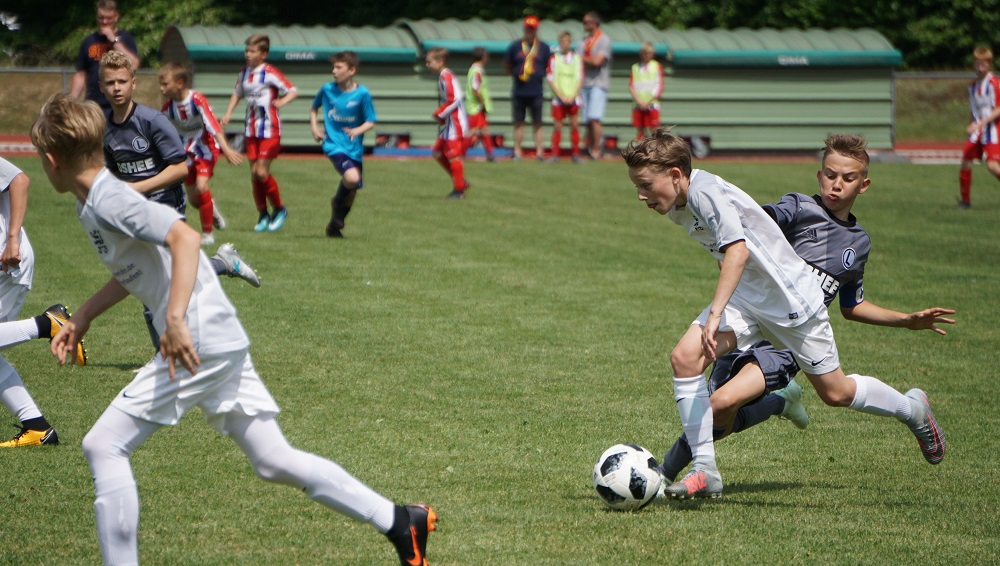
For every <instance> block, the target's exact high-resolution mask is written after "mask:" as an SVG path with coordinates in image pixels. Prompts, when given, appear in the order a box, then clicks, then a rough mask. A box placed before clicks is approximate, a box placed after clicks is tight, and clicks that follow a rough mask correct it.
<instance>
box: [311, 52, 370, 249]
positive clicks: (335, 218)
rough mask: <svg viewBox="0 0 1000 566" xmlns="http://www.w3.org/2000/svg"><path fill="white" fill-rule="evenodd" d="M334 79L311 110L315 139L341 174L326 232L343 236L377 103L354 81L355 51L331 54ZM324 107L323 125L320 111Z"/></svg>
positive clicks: (318, 95) (359, 184)
mask: <svg viewBox="0 0 1000 566" xmlns="http://www.w3.org/2000/svg"><path fill="white" fill-rule="evenodd" d="M330 62H331V63H332V64H333V70H332V72H333V82H329V83H326V84H324V85H323V86H322V87H320V89H319V92H317V93H316V97H315V98H314V99H313V102H312V108H310V109H309V126H310V127H311V128H312V134H313V138H315V139H316V141H319V142H323V153H325V154H326V156H327V157H328V158H329V159H330V162H331V163H333V168H334V169H336V170H337V173H339V174H340V177H341V178H340V184H339V185H338V186H337V193H336V194H335V195H334V197H333V199H331V201H330V206H331V208H332V213H331V216H330V222H329V223H328V224H327V225H326V235H327V236H329V237H331V238H343V237H344V235H343V234H342V233H341V230H343V229H344V223H345V221H346V220H347V215H348V213H350V212H351V206H352V205H353V204H354V197H355V196H356V195H357V194H358V189H360V188H361V187H362V182H361V159H362V158H363V157H364V154H365V146H364V139H365V132H367V131H368V130H371V129H372V128H374V127H375V120H376V119H377V118H376V116H375V106H374V105H373V104H372V95H371V93H370V92H368V89H367V88H366V87H365V86H363V85H359V84H358V83H356V82H354V75H355V74H356V73H357V72H358V64H359V63H360V59H359V58H358V54H357V53H355V52H353V51H341V52H340V53H335V54H334V55H333V56H332V57H330ZM321 108H322V109H323V127H322V128H320V127H319V120H318V118H319V116H318V115H319V110H320V109H321Z"/></svg>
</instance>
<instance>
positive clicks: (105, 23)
mask: <svg viewBox="0 0 1000 566" xmlns="http://www.w3.org/2000/svg"><path fill="white" fill-rule="evenodd" d="M119 17H120V15H119V14H118V6H117V4H115V0H100V1H99V2H98V3H97V26H98V30H97V31H95V32H94V33H92V34H90V35H88V36H87V37H85V38H83V42H82V43H81V44H80V51H79V53H78V54H77V56H76V72H75V73H74V74H73V79H72V81H71V82H70V89H69V94H70V96H72V97H73V98H80V97H81V96H83V95H86V99H87V100H93V101H94V102H96V103H97V104H99V105H100V106H101V109H102V110H104V111H105V113H107V112H108V111H109V110H111V104H109V103H108V99H107V98H106V97H105V96H104V91H102V90H101V84H100V78H99V69H100V66H101V57H103V56H104V54H105V53H107V52H109V51H119V52H121V53H123V54H124V55H125V56H126V57H128V59H129V62H130V63H132V68H133V69H138V68H139V63H140V61H139V55H137V53H139V50H138V48H137V47H136V45H135V38H134V37H132V34H130V33H129V32H127V31H125V30H122V29H118V18H119Z"/></svg>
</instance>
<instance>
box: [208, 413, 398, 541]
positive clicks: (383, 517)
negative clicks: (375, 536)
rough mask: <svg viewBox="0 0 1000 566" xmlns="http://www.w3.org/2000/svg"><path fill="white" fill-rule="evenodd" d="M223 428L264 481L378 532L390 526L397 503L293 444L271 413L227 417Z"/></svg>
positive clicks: (341, 469) (330, 463) (234, 414)
mask: <svg viewBox="0 0 1000 566" xmlns="http://www.w3.org/2000/svg"><path fill="white" fill-rule="evenodd" d="M225 428H226V430H227V431H228V432H229V434H230V436H232V438H233V440H234V441H235V442H236V444H237V445H238V446H239V447H240V449H241V450H243V453H244V454H246V455H247V458H249V459H250V463H251V464H252V465H253V468H254V471H255V472H256V473H257V475H258V476H259V477H260V478H261V479H264V480H267V481H271V482H275V483H282V484H285V485H290V486H293V487H295V488H297V489H300V490H302V491H304V492H305V494H306V495H307V496H308V497H309V498H310V499H312V500H313V501H316V502H318V503H320V504H322V505H324V506H326V507H329V508H330V509H333V510H334V511H338V512H340V513H343V514H344V515H347V516H348V517H352V518H354V519H357V520H359V521H363V522H365V523H370V524H371V525H372V526H374V527H375V528H376V529H378V530H379V532H381V533H385V532H387V531H388V530H389V528H390V527H392V522H393V520H394V519H395V504H393V502H392V501H390V500H388V499H386V498H385V497H383V496H382V495H380V494H379V493H377V492H375V491H374V490H372V489H371V488H370V487H368V486H367V485H365V484H363V483H361V482H360V481H359V480H358V479H357V478H355V477H354V476H352V475H351V474H349V473H348V472H347V471H346V470H344V469H343V468H342V467H340V466H339V465H337V464H335V463H334V462H331V461H330V460H327V459H325V458H321V457H319V456H317V455H315V454H311V453H309V452H304V451H302V450H298V449H296V448H293V447H292V446H291V445H289V444H288V440H286V439H285V435H284V434H282V433H281V429H280V428H279V427H278V423H277V422H276V421H275V420H274V417H273V416H266V417H262V416H255V417H248V416H246V415H243V414H239V413H232V414H230V415H228V416H226V424H225Z"/></svg>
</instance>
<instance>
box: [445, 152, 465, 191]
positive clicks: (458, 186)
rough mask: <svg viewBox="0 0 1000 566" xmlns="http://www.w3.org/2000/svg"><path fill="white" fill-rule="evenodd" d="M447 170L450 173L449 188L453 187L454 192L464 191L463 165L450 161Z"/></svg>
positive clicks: (458, 160)
mask: <svg viewBox="0 0 1000 566" xmlns="http://www.w3.org/2000/svg"><path fill="white" fill-rule="evenodd" d="M448 168H449V170H450V171H451V186H452V187H454V188H455V190H456V191H464V190H465V165H463V164H462V160H461V159H452V160H451V163H449V164H448Z"/></svg>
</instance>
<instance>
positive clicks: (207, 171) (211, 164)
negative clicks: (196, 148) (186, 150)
mask: <svg viewBox="0 0 1000 566" xmlns="http://www.w3.org/2000/svg"><path fill="white" fill-rule="evenodd" d="M213 171H215V159H212V160H208V159H195V160H193V161H192V162H191V164H190V165H188V175H187V178H186V179H184V184H185V185H194V184H195V180H196V179H197V178H198V177H211V176H212V172H213Z"/></svg>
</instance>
